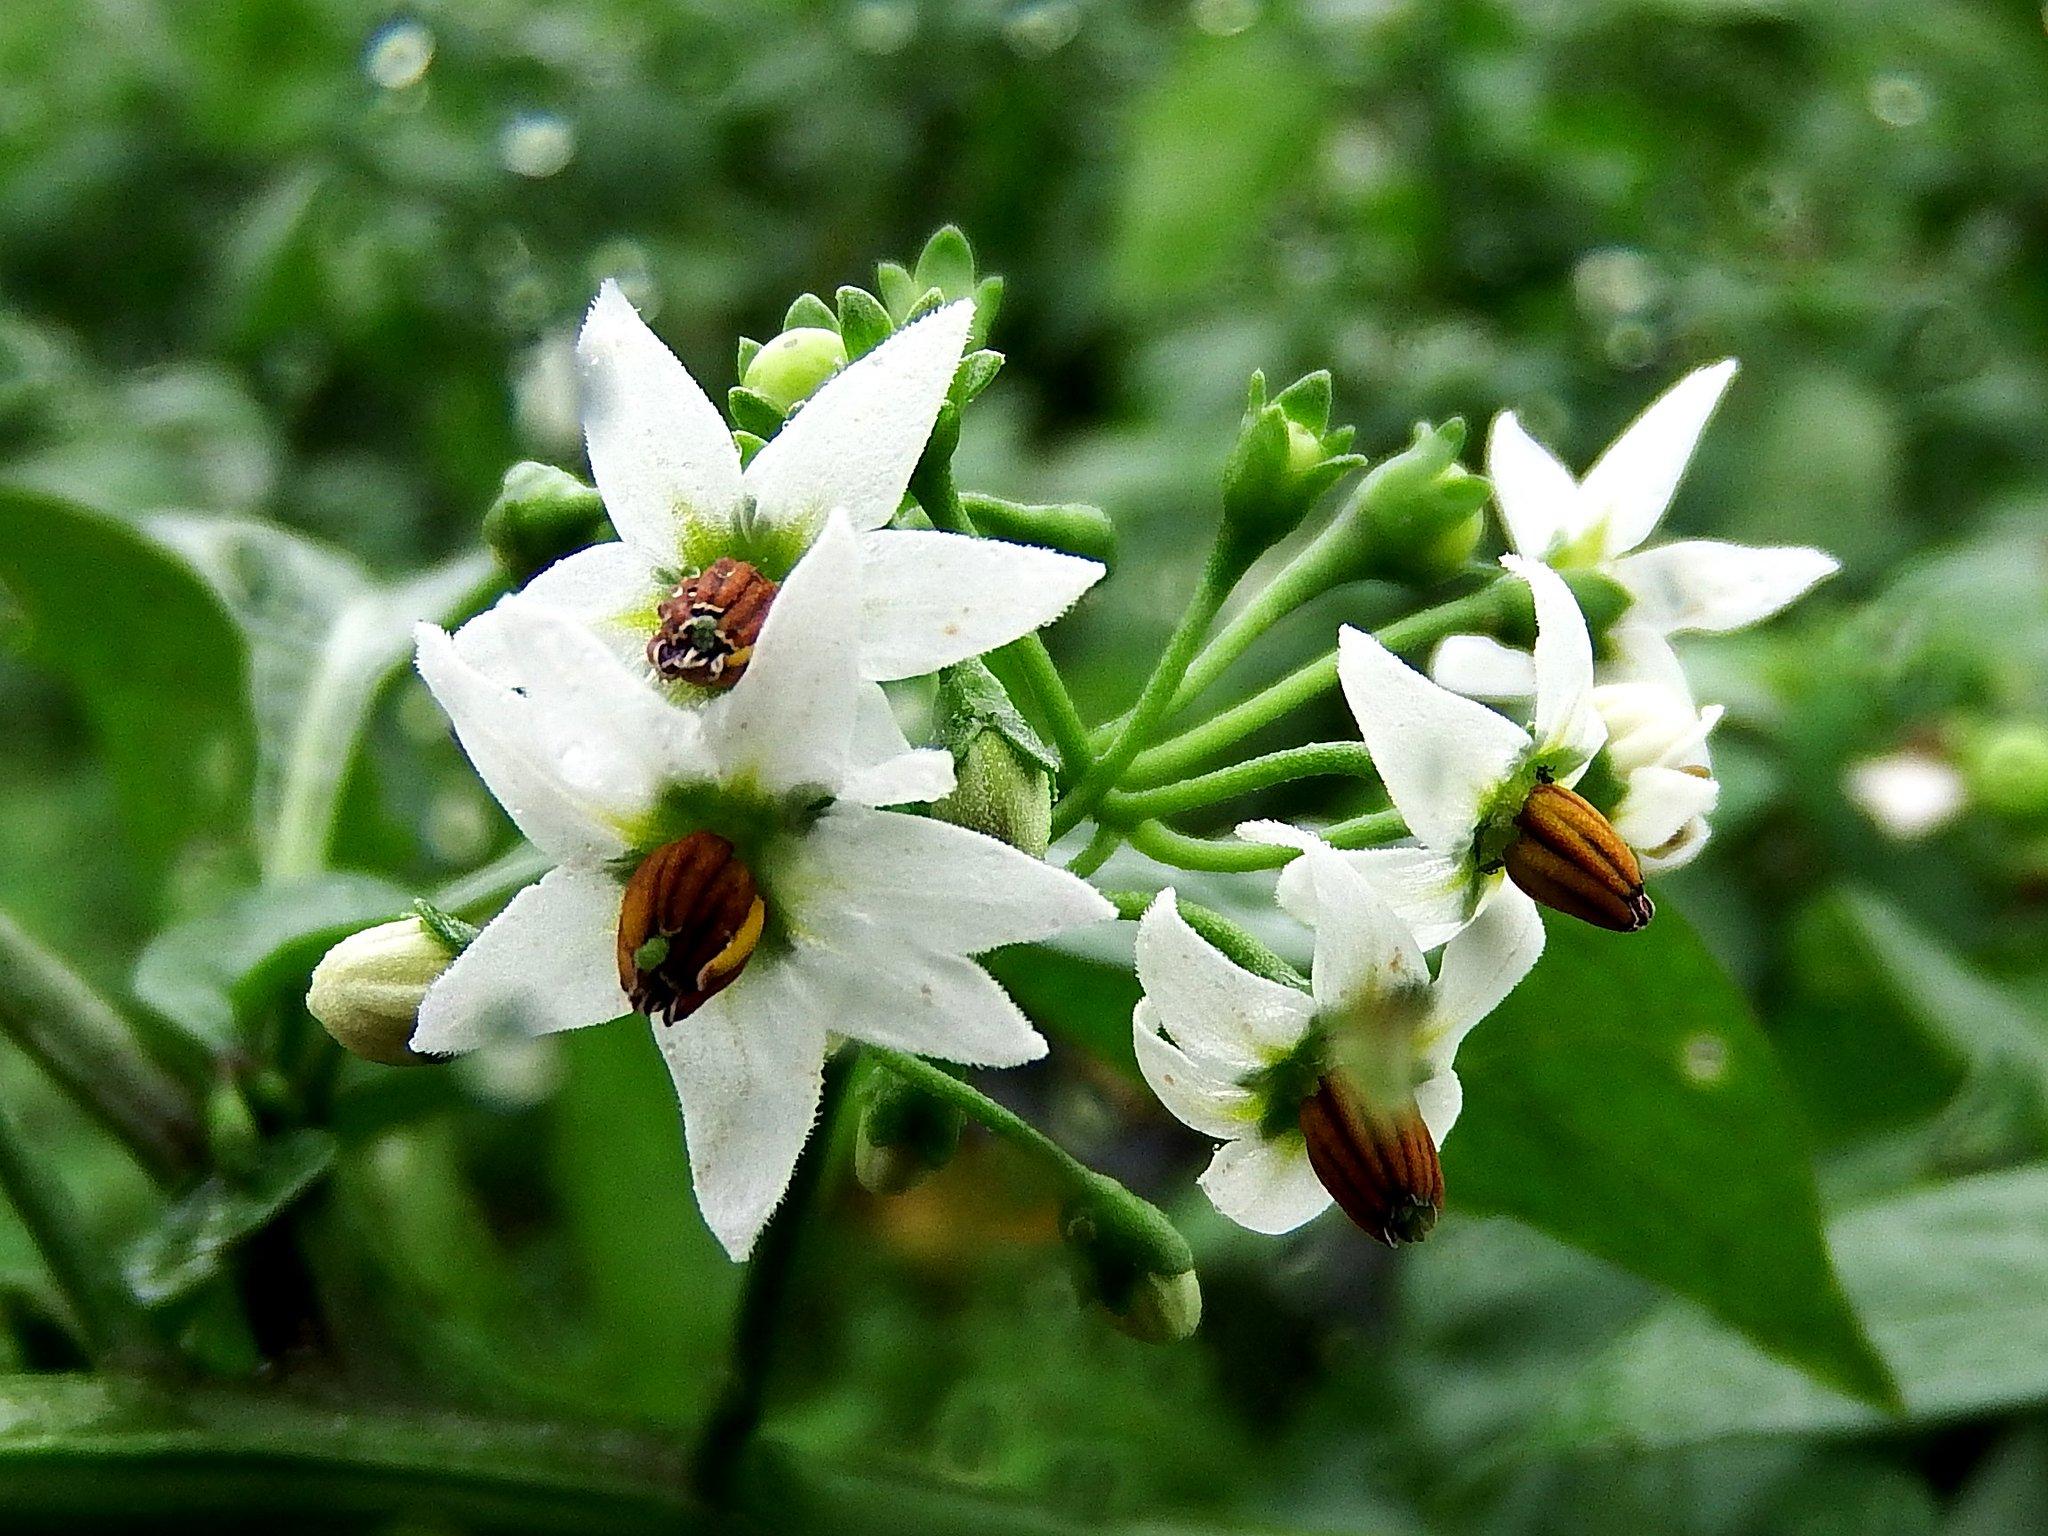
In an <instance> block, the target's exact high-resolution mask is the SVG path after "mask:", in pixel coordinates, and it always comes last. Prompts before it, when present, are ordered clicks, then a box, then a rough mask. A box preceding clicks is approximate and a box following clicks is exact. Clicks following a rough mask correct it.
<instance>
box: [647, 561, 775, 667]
mask: <svg viewBox="0 0 2048 1536" xmlns="http://www.w3.org/2000/svg"><path fill="white" fill-rule="evenodd" d="M776 591H777V587H776V584H775V583H774V582H772V581H770V580H769V579H768V578H767V577H766V576H763V575H762V574H761V573H760V572H759V571H757V570H755V569H754V568H753V567H752V566H751V565H749V564H747V562H746V561H744V560H725V559H721V560H715V561H713V562H712V563H711V564H710V565H709V566H707V567H705V569H704V570H703V571H701V572H699V573H698V574H697V575H695V576H692V577H691V578H690V579H689V580H688V581H686V582H684V583H683V584H682V585H681V586H679V587H677V588H676V589H675V591H674V592H673V593H671V594H670V595H669V596H668V597H667V598H666V599H664V600H663V602H662V604H661V606H660V607H659V608H657V609H656V610H655V613H656V614H657V615H658V616H659V617H660V620H661V626H660V628H658V629H656V630H655V632H654V634H653V636H652V638H650V639H649V640H648V642H647V663H648V665H649V666H651V667H653V668H654V670H655V672H656V673H657V674H658V675H660V676H662V677H665V678H668V679H669V680H670V681H672V682H673V681H680V682H688V683H695V684H696V685H697V686H698V687H700V688H730V687H731V686H732V685H733V684H734V683H736V682H738V681H739V680H740V675H741V674H742V673H743V672H745V671H746V670H747V662H748V661H749V660H750V659H751V658H752V656H753V654H754V642H755V641H757V640H759V639H760V638H761V626H762V625H763V624H764V623H766V622H767V619H768V606H769V604H771V603H772V602H774V601H775V593H776Z"/></svg>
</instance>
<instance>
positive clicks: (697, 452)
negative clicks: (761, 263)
mask: <svg viewBox="0 0 2048 1536" xmlns="http://www.w3.org/2000/svg"><path fill="white" fill-rule="evenodd" d="M973 317H974V306H973V304H972V303H971V302H968V301H964V300H963V301H961V302H959V303H955V304H949V305H947V306H946V307H945V308H943V309H940V310H937V311H935V312H933V313H932V314H930V315H927V316H926V317H924V318H923V319H921V320H919V321H917V322H916V323H915V324H912V325H910V326H907V327H905V328H904V329H903V330H901V331H899V332H897V333H896V334H895V335H894V336H891V337H890V338H889V339H888V340H887V341H885V342H883V343H882V344H881V345H880V346H879V347H877V348H875V350H874V351H872V352H870V353H869V354H867V355H866V356H865V357H862V358H859V359H857V360H856V361H855V362H853V363H852V364H850V365H849V366H848V367H846V368H845V369H843V370H842V371H840V372H839V373H838V374H836V375H834V376H833V377H832V378H831V379H829V380H827V381H826V383H825V384H824V385H823V386H822V387H821V388H820V389H819V390H818V391H817V393H816V394H814V395H813V396H812V397H811V398H810V399H809V400H807V401H806V402H805V403H804V404H803V405H802V406H801V407H800V408H799V409H798V410H797V411H796V413H795V414H794V415H792V416H791V417H790V418H789V420H788V422H787V423H786V424H785V425H784V426H783V428H782V430H781V431H780V432H778V433H777V434H776V435H775V437H774V439H773V440H772V441H770V442H769V443H768V444H767V445H766V446H765V447H763V448H762V449H761V450H760V451H759V452H758V453H757V454H755V456H754V458H753V460H752V461H751V462H750V463H748V464H746V465H745V467H744V468H743V467H742V466H741V463H740V454H739V450H738V448H737V447H735V446H734V443H733V439H732V434H731V432H730V430H729V429H728V428H727V426H726V424H725V420H724V418H723V417H722V416H721V415H720V414H719V412H718V408H717V407H716V406H714V405H713V404H712V403H711V401H710V400H709V399H708V398H706V396H705V394H704V391H703V390H702V389H700V388H698V386H697V382H696V380H695V379H693V378H691V377H690V374H689V371H688V370H687V369H686V368H684V367H683V365H682V363H681V362H680V361H679V360H678V359H677V358H676V356H675V354H674V353H672V352H670V351H669V349H668V348H667V347H665V346H663V345H662V343H661V341H660V339H659V338H658V337H656V336H655V334H654V333H653V331H651V330H649V329H648V327H647V324H646V322H645V321H643V320H642V319H641V318H640V316H639V314H638V313H637V312H636V311H635V310H634V308H633V306H632V304H631V303H630V302H628V300H627V299H626V297H625V295H624V294H623V293H621V292H620V291H619V289H618V286H617V285H616V284H614V283H610V282H607V283H606V284H605V285H604V286H603V288H602V289H601V290H600V292H599V293H598V296H597V300H596V302H595V303H593V304H592V305H591V307H590V314H589V317H588V318H587V319H586V320H585V321H584V324H583V330H582V333H581V335H580V336H579V337H578V338H577V342H576V357H577V361H578V365H579V367H580V370H581V376H582V383H583V427H584V436H585V439H586V442H587V445H588V448H589V453H590V467H591V472H592V474H593V475H594V476H595V478H596V480H597V488H598V491H599V493H600V494H601V495H602V496H603V498H604V505H605V510H606V512H607V513H608V514H610V517H611V520H612V525H613V527H615V528H616V529H617V530H618V534H619V541H618V542H617V543H611V544H598V545H594V546H592V547H591V548H589V549H585V550H581V551H579V552H578V553H576V554H573V555H570V556H568V557H567V558H566V559H563V560H561V561H558V562H557V563H556V564H554V565H553V566H550V567H549V568H548V569H547V570H545V571H543V572H542V573H541V574H540V575H539V576H537V577H535V578H534V580H533V581H531V582H530V583H528V584H527V586H526V588H525V589H524V591H523V593H522V594H521V595H522V596H523V597H526V598H529V599H532V600H534V601H538V602H545V603H548V604H550V605H552V606H554V607H557V608H560V609H562V610H564V611H565V612H568V613H570V614H573V615H574V616H576V617H577V618H579V619H581V620H582V621H583V622H585V623H586V624H588V625H590V626H591V627H592V628H593V629H594V630H595V631H596V632H597V633H598V634H599V635H601V636H603V637H604V638H605V640H606V641H607V643H609V644H610V645H612V646H613V647H614V648H615V649H616V650H617V651H618V652H619V654H620V655H621V656H623V657H625V658H627V659H628V660H629V661H632V662H633V663H634V664H636V665H638V666H641V667H643V668H645V667H646V666H647V665H648V663H647V660H646V653H647V646H648V642H649V640H650V639H651V638H652V637H653V636H654V635H655V634H656V632H657V630H659V629H660V628H661V627H662V623H663V619H662V616H661V615H660V614H659V613H658V612H657V608H658V607H659V606H660V605H661V604H662V603H663V602H664V600H665V599H667V598H669V597H670V595H671V594H672V593H674V592H675V591H676V589H677V586H678V583H679V582H680V581H682V580H683V579H685V578H686V577H688V576H690V575H692V574H694V573H697V572H701V571H704V570H706V569H707V568H709V567H711V566H712V565H714V563H715V562H717V561H719V560H720V559H721V558H723V559H730V560H736V561H745V562H747V563H749V564H751V565H752V566H754V567H755V568H757V569H758V570H759V572H760V573H761V574H762V575H763V576H765V577H767V578H768V579H769V580H771V581H780V580H781V579H782V578H783V577H784V576H786V575H787V574H788V573H789V571H790V570H791V569H792V568H793V567H794V566H795V565H796V563H797V560H798V559H799V557H801V556H802V554H803V552H804V551H805V549H806V548H808V547H809V546H810V544H811V542H812V540H814V539H815V538H817V536H818V534H819V531H820V530H821V529H822V528H823V527H824V526H825V519H826V515H827V514H828V513H830V512H832V511H835V510H837V511H840V512H843V513H845V515H846V517H847V519H848V521H849V522H850V523H851V525H852V527H853V528H854V530H855V531H856V533H857V534H858V537H859V540H860V546H861V558H862V568H863V587H862V591H863V599H862V603H861V607H860V609H859V611H858V612H857V613H856V614H855V615H854V616H853V629H852V631H851V632H852V633H854V634H856V635H857V636H858V637H859V665H860V675H861V676H862V677H863V678H864V679H866V680H868V681H871V682H886V681H889V680H891V679H895V678H904V677H918V676H922V675H924V674H925V673H928V672H933V671H936V670H937V669H938V668H940V667H943V666H948V665H951V664H952V663H954V662H957V661H963V660H965V659H966V658H968V657H970V656H978V655H980V654H981V653H983V652H984V651H988V650H991V649H993V648H994V647H996V646H999V645H1004V644H1007V643H1008V642H1010V641H1012V640H1015V639H1017V638H1018V637H1019V636H1021V635H1024V634H1028V633H1029V632H1030V631H1032V630H1034V629H1037V628H1039V627H1040V626H1041V625H1044V624H1049V623H1051V622H1052V621H1053V620H1054V619H1056V618H1058V617H1059V616H1060V615H1061V614H1062V613H1064V612H1066V610H1067V609H1068V608H1070V607H1072V606H1073V604H1074V601H1075V600H1076V599H1077V598H1078V597H1079V596H1080V595H1081V594H1082V593H1083V592H1085V591H1086V590H1087V589H1088V588H1089V587H1090V586H1091V585H1093V584H1094V582H1095V581H1096V580H1098V579H1099V578H1100V577H1101V575H1102V567H1101V565H1099V564H1098V563H1097V562H1095V561H1093V560H1084V559H1081V558H1079V557H1078V556H1074V555H1067V554H1061V553H1060V552H1058V551H1056V550H1048V549H1039V548H1035V547H1031V546H1027V545H1021V544H1009V543H1004V542H1001V541H999V540H995V539H977V538H968V537H965V536H963V535H959V534H952V533H941V532H934V531H929V530H920V529H891V528H888V527H886V526H885V525H886V524H887V523H888V522H889V520H890V519H891V518H893V517H894V516H895V515H896V512H897V510H898V508H899V506H900V505H901V503H902V501H903V494H904V490H905V488H906V487H907V486H908V485H909V483H910V476H911V472H912V471H913V470H914V469H915V468H916V467H917V462H918V459H919V457H920V456H921V455H922V453H923V452H924V447H925V441H926V439H927V438H929V437H930V436H931V431H932V424H933V422H934V421H935V419H936V418H937V416H938V413H939V408H940V407H941V406H942V405H943V404H944V403H945V399H946V391H947V389H948V387H949V386H950V384H951V382H952V379H953V373H954V369H955V368H956V366H957V365H958V363H959V361H960V352H961V348H962V346H963V345H964V344H965V341H966V338H967V331H968V326H969V324H970V323H971V322H972V320H973ZM503 632H504V626H503V624H502V623H501V622H500V621H499V620H498V619H497V618H496V616H495V615H493V614H486V615H483V616H482V617H481V618H479V619H477V620H473V621H471V623H470V624H468V625H465V626H464V628H463V632H462V635H461V638H460V641H459V646H460V648H461V650H462V653H463V655H464V657H465V658H466V659H468V660H469V661H471V662H472V663H474V664H475V665H477V666H480V667H483V668H484V669H485V670H487V671H491V672H493V673H494V674H496V675H499V676H506V675H508V674H507V673H506V671H505V662H504V656H503V652H504V641H503Z"/></svg>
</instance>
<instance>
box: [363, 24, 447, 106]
mask: <svg viewBox="0 0 2048 1536" xmlns="http://www.w3.org/2000/svg"><path fill="white" fill-rule="evenodd" d="M433 62H434V34H433V33H432V32H431V31H429V30H428V28H427V26H426V24H425V23H424V22H419V21H415V20H413V19H411V18H410V17H405V18H401V19H400V20H397V21H393V22H387V23H386V24H385V25H384V26H382V27H379V28H378V29H377V31H376V33H375V35H374V36H372V37H371V39H370V41H369V43H368V45H367V46H366V47H365V48H364V49H363V73H364V74H365V75H367V76H368V77H369V80H370V83H371V84H372V85H375V86H380V87H382V88H383V89H384V90H387V91H402V90H405V89H407V88H408V87H410V86H415V85H418V84H419V83H420V81H421V80H422V79H423V78H425V76H426V73H427V66H428V65H429V64H432V63H433Z"/></svg>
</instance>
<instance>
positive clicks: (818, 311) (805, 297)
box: [782, 293, 839, 331]
mask: <svg viewBox="0 0 2048 1536" xmlns="http://www.w3.org/2000/svg"><path fill="white" fill-rule="evenodd" d="M782 328H783V329H784V330H785V331H801V330H825V331H837V330H838V329H839V316H838V315H837V314H835V313H834V312H833V309H832V306H831V305H830V304H827V303H826V302H825V301H824V300H823V299H821V298H819V297H818V296H817V295H816V294H815V293H800V294H798V295H797V297H796V299H795V301H794V302H793V303H792V304H791V305H790V306H789V311H788V313H786V314H785V315H784V316H783V317H782Z"/></svg>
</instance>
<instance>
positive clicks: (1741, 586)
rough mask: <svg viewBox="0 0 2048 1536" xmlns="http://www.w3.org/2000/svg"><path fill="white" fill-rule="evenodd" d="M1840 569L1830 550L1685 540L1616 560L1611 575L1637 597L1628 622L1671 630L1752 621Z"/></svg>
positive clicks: (1723, 627)
mask: <svg viewBox="0 0 2048 1536" xmlns="http://www.w3.org/2000/svg"><path fill="white" fill-rule="evenodd" d="M1839 569H1840V566H1839V565H1837V564H1836V562H1835V560H1834V558H1833V557H1832V556H1830V555H1825V554H1822V553H1821V552H1820V551H1819V550H1817V549H1803V548H1800V547H1799V546H1797V545H1774V546H1771V547H1768V548H1762V549H1757V548H1752V547H1751V546H1749V545H1745V544H1723V543H1720V542H1718V541H1716V540H1713V539H1688V540H1684V541H1682V542H1680V543H1677V544H1660V545H1659V546H1657V548H1655V549H1646V550H1644V551H1643V552H1642V553H1641V554H1636V555H1627V556H1624V557H1623V558H1621V559H1619V560H1617V561H1615V562H1614V579H1615V580H1616V581H1618V582H1620V583H1621V584H1622V585H1623V586H1624V587H1626V588H1628V590H1629V594H1630V595H1631V596H1632V597H1634V598H1635V605H1634V606H1633V607H1632V608H1630V609H1629V617H1630V618H1631V619H1632V620H1635V621H1637V622H1640V623H1643V624H1647V625H1649V626H1651V627H1652V628H1654V629H1656V630H1658V631H1660V632H1662V633H1664V634H1671V633H1672V632H1674V631H1676V630H1681V629H1706V630H1714V631H1722V630H1730V629H1740V628H1742V627H1743V626H1744V625H1745V624H1754V623H1756V621H1757V620H1759V619H1764V618H1769V617H1770V616H1771V615H1772V614H1774V613H1776V612H1777V611H1778V610H1779V609H1780V608H1783V607H1784V606H1785V605H1786V604H1787V603H1789V602H1791V601H1792V600H1793V599H1794V598H1796V597H1798V596H1799V595H1800V594H1801V593H1803V592H1805V591H1806V590H1807V588H1809V587H1811V586H1812V585H1813V584H1814V583H1815V582H1817V581H1820V580H1821V579H1822V578H1824V577H1827V576H1832V575H1833V574H1834V573H1835V572H1836V571H1837V570H1839Z"/></svg>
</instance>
